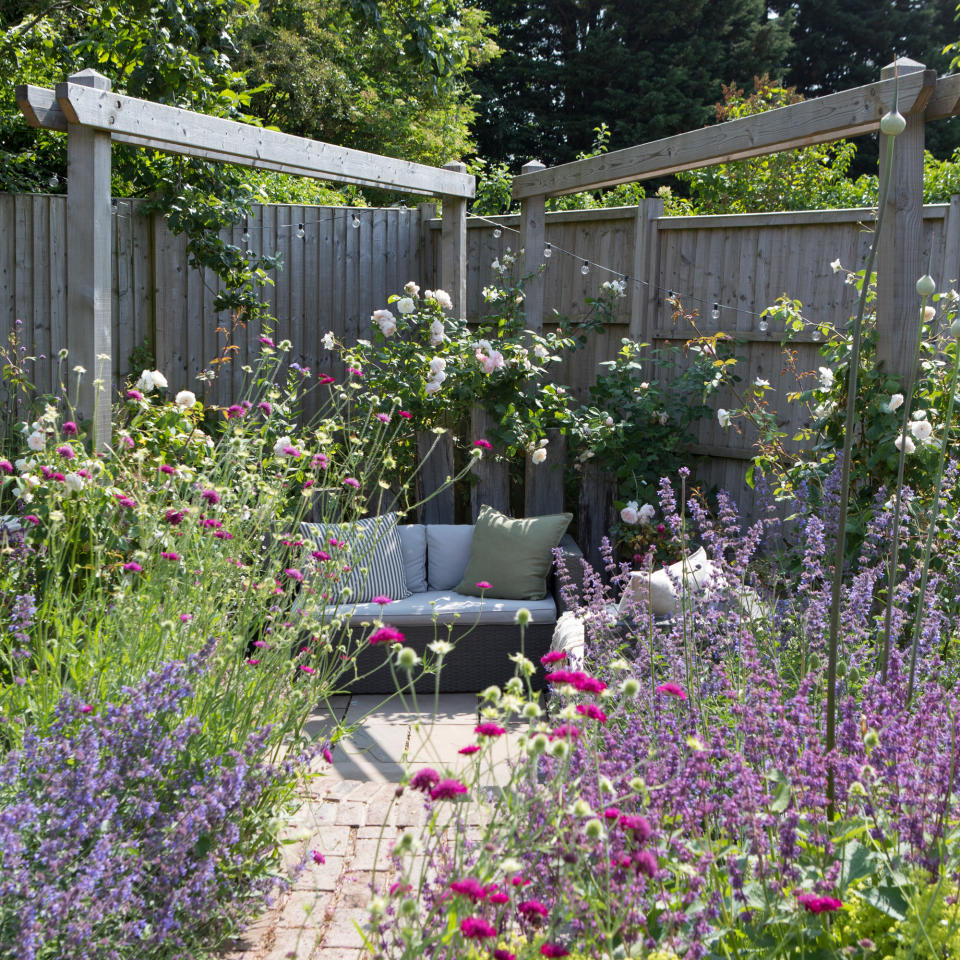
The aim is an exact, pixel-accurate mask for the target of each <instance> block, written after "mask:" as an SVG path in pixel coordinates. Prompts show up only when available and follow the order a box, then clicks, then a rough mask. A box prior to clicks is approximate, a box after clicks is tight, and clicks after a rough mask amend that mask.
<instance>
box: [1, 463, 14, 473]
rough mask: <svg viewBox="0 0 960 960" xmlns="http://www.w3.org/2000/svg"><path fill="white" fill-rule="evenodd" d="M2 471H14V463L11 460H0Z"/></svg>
mask: <svg viewBox="0 0 960 960" xmlns="http://www.w3.org/2000/svg"><path fill="white" fill-rule="evenodd" d="M0 473H13V464H12V463H11V462H10V461H9V460H0Z"/></svg>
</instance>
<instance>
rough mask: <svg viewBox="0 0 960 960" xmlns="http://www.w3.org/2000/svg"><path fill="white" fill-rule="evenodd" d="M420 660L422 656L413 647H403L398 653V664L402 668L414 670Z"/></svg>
mask: <svg viewBox="0 0 960 960" xmlns="http://www.w3.org/2000/svg"><path fill="white" fill-rule="evenodd" d="M419 662H420V658H419V657H418V656H417V651H416V650H414V649H413V647H403V648H402V649H401V650H400V652H399V653H398V654H397V666H398V667H400V668H401V669H402V670H412V669H413V668H414V667H415V666H416V665H417V664H418V663H419Z"/></svg>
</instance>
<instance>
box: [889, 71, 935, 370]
mask: <svg viewBox="0 0 960 960" xmlns="http://www.w3.org/2000/svg"><path fill="white" fill-rule="evenodd" d="M925 69H926V67H925V66H924V65H923V64H922V63H917V62H916V60H911V59H909V58H908V57H900V58H899V59H897V60H895V61H894V62H893V63H891V64H888V65H887V66H885V67H884V68H883V69H882V70H881V71H880V79H881V80H887V79H889V78H890V77H892V76H893V75H894V72H895V71H896V72H897V73H899V75H900V76H901V77H903V76H906V75H907V74H911V73H918V72H920V71H922V70H925ZM925 105H926V104H925V102H924V103H923V106H925ZM887 106H890V107H892V106H893V104H888V105H887ZM906 120H907V128H906V130H904V131H903V133H901V134H900V135H899V136H898V137H897V138H896V140H895V144H896V146H895V148H894V155H893V169H892V170H891V171H890V176H891V179H890V192H889V193H888V194H887V203H886V208H885V211H884V222H883V229H882V230H881V231H880V238H879V242H880V246H879V249H878V251H877V360H878V361H879V362H880V363H882V364H883V367H884V369H885V370H887V371H888V372H890V373H897V374H900V375H901V376H903V377H908V376H909V374H910V367H911V365H912V363H913V345H914V343H915V341H916V329H917V324H918V323H919V322H920V305H919V302H918V300H917V295H916V290H915V286H916V282H917V280H918V279H919V278H920V277H921V276H922V275H923V274H924V273H926V272H927V265H926V264H925V263H924V262H923V253H922V251H923V143H924V125H925V121H924V115H923V108H922V107H921V109H919V110H917V111H915V112H913V113H908V114H907V115H906ZM886 139H887V138H886V137H883V136H881V137H880V140H881V144H880V147H881V149H880V179H881V181H882V180H883V178H884V176H885V175H886V172H887V165H888V160H887V150H886V144H885V143H883V141H884V140H886ZM935 279H936V280H937V282H938V283H939V282H941V281H942V280H943V278H942V277H936V278H935Z"/></svg>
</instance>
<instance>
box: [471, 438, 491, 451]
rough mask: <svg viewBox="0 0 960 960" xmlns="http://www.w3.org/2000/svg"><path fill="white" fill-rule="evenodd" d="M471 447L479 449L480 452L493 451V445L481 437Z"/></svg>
mask: <svg viewBox="0 0 960 960" xmlns="http://www.w3.org/2000/svg"><path fill="white" fill-rule="evenodd" d="M473 445H474V446H475V447H480V449H481V450H492V449H493V444H492V443H491V442H490V441H489V440H484V439H483V437H481V438H480V439H479V440H474V441H473Z"/></svg>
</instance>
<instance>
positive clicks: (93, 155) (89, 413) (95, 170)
mask: <svg viewBox="0 0 960 960" xmlns="http://www.w3.org/2000/svg"><path fill="white" fill-rule="evenodd" d="M67 82H68V83H77V84H82V85H83V86H87V87H93V88H94V89H96V90H109V89H110V88H111V83H110V81H109V80H108V79H107V78H106V77H105V76H103V75H102V74H100V73H97V71H96V70H82V71H81V72H80V73H74V74H72V75H71V76H69V77H67ZM62 106H63V104H62V103H61V107H62ZM65 112H66V113H67V121H68V123H67V343H66V347H67V349H68V350H69V351H70V355H69V358H68V360H67V369H68V370H69V371H70V373H69V375H68V376H69V381H70V384H71V386H72V385H73V383H75V382H76V381H75V379H74V378H75V377H76V374H74V373H73V372H72V371H73V368H74V367H75V366H81V367H83V368H84V369H85V370H86V373H84V374H83V375H82V376H81V377H80V389H79V393H78V398H77V410H78V414H79V416H81V417H84V418H86V417H89V418H90V433H91V437H92V440H93V445H94V448H95V449H97V450H102V449H103V447H104V446H105V445H106V444H108V443H109V442H110V424H111V419H110V416H111V407H112V402H111V401H112V398H113V389H112V386H113V384H112V379H113V342H112V338H113V331H112V328H111V325H112V318H111V307H112V296H113V251H112V245H113V223H112V219H113V218H112V216H111V209H110V134H109V133H105V132H103V131H101V130H94V129H92V128H90V127H83V126H80V125H79V124H76V123H72V122H70V112H69V110H68V111H65Z"/></svg>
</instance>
